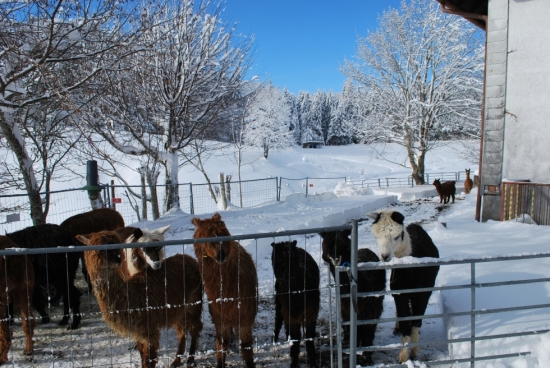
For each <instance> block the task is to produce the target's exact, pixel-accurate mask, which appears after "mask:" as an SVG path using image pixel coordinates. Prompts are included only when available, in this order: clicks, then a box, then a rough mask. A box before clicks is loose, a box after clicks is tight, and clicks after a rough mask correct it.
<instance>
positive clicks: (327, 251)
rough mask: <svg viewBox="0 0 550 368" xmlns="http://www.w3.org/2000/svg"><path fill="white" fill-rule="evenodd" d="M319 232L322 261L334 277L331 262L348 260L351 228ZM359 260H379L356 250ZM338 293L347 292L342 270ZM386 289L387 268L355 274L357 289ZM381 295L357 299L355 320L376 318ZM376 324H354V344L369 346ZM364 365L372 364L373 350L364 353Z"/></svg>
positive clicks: (344, 303) (343, 304)
mask: <svg viewBox="0 0 550 368" xmlns="http://www.w3.org/2000/svg"><path fill="white" fill-rule="evenodd" d="M319 235H321V237H322V238H323V260H324V261H325V262H327V263H328V264H329V266H330V272H331V273H332V276H333V277H334V264H333V262H332V260H338V261H339V263H340V264H343V263H345V262H350V260H351V240H350V239H349V235H351V231H350V230H343V231H330V232H322V233H320V234H319ZM357 261H358V262H380V259H379V258H378V256H377V255H376V254H374V252H372V251H371V250H370V249H367V248H363V249H359V250H358V253H357ZM340 283H341V286H340V292H341V293H342V294H349V292H350V290H349V278H348V275H347V274H345V273H341V274H340ZM385 289H386V271H385V270H373V271H359V272H358V273H357V292H360V293H361V292H372V291H383V290H385ZM383 302H384V295H381V296H368V297H362V298H361V297H360V298H357V308H358V311H357V319H358V320H364V319H377V318H380V316H381V315H382V310H383ZM340 308H341V310H342V319H343V320H344V321H346V322H347V321H349V315H350V309H349V308H350V305H349V298H343V299H342V300H341V301H340ZM375 332H376V324H375V323H374V324H366V325H358V326H357V346H372V345H373V341H374V335H375ZM344 336H346V338H347V339H349V326H344ZM363 357H364V359H365V361H364V362H363V363H365V364H367V365H371V364H372V352H363Z"/></svg>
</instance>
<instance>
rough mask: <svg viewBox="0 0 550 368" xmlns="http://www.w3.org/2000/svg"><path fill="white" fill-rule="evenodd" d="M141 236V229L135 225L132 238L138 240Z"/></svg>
mask: <svg viewBox="0 0 550 368" xmlns="http://www.w3.org/2000/svg"><path fill="white" fill-rule="evenodd" d="M142 236H143V231H141V229H140V228H139V227H136V229H135V230H134V240H138V239H139V238H141V237H142Z"/></svg>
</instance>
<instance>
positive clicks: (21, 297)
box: [12, 289, 34, 355]
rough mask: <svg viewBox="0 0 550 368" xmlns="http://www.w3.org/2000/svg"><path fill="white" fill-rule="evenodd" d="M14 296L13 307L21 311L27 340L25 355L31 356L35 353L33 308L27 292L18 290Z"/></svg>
mask: <svg viewBox="0 0 550 368" xmlns="http://www.w3.org/2000/svg"><path fill="white" fill-rule="evenodd" d="M17 292H20V293H21V294H18V293H17ZM12 296H13V298H12V300H13V305H14V306H15V307H16V308H17V309H19V310H20V311H21V319H22V324H23V332H24V333H25V338H26V344H25V350H24V352H23V353H24V354H25V355H30V354H32V352H33V342H32V335H33V322H34V321H33V320H32V307H31V305H30V303H29V301H28V298H27V297H26V296H27V294H26V290H24V289H23V290H20V291H19V290H16V292H15V293H13V295H12Z"/></svg>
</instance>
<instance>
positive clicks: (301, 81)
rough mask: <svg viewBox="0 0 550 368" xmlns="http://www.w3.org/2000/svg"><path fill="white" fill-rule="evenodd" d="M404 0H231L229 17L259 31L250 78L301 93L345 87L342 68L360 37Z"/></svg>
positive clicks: (227, 4) (246, 28) (227, 3)
mask: <svg viewBox="0 0 550 368" xmlns="http://www.w3.org/2000/svg"><path fill="white" fill-rule="evenodd" d="M399 6H400V0H338V1H337V0H225V6H224V8H225V12H224V14H223V18H224V20H225V21H228V22H230V23H233V22H237V21H238V22H239V24H238V27H237V29H238V31H240V32H241V33H242V34H244V35H254V36H255V43H254V44H255V58H254V62H253V65H252V70H251V71H250V72H249V74H248V75H249V77H252V76H254V75H258V76H260V78H261V79H262V80H270V81H272V82H273V84H274V85H276V86H279V87H281V88H283V87H285V86H286V87H287V89H288V90H289V91H290V92H291V93H293V94H298V92H300V91H308V92H311V93H314V92H316V91H317V90H325V91H329V90H332V91H333V92H340V91H341V90H342V86H343V84H344V82H345V79H346V78H345V76H344V75H343V74H342V72H341V71H340V67H341V66H342V65H343V64H344V60H345V59H352V58H353V57H354V55H355V52H356V50H357V38H358V37H364V36H366V35H367V31H368V30H371V31H374V30H376V27H377V19H378V17H379V16H380V15H382V13H383V12H384V11H385V10H387V9H389V8H390V7H392V8H399Z"/></svg>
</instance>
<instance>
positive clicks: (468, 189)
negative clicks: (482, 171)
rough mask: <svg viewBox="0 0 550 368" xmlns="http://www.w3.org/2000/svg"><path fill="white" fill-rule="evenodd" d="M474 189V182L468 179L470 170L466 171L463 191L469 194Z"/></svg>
mask: <svg viewBox="0 0 550 368" xmlns="http://www.w3.org/2000/svg"><path fill="white" fill-rule="evenodd" d="M473 187H474V181H473V180H472V179H471V178H470V169H466V180H464V191H465V192H466V194H470V192H471V191H472V188H473Z"/></svg>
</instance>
